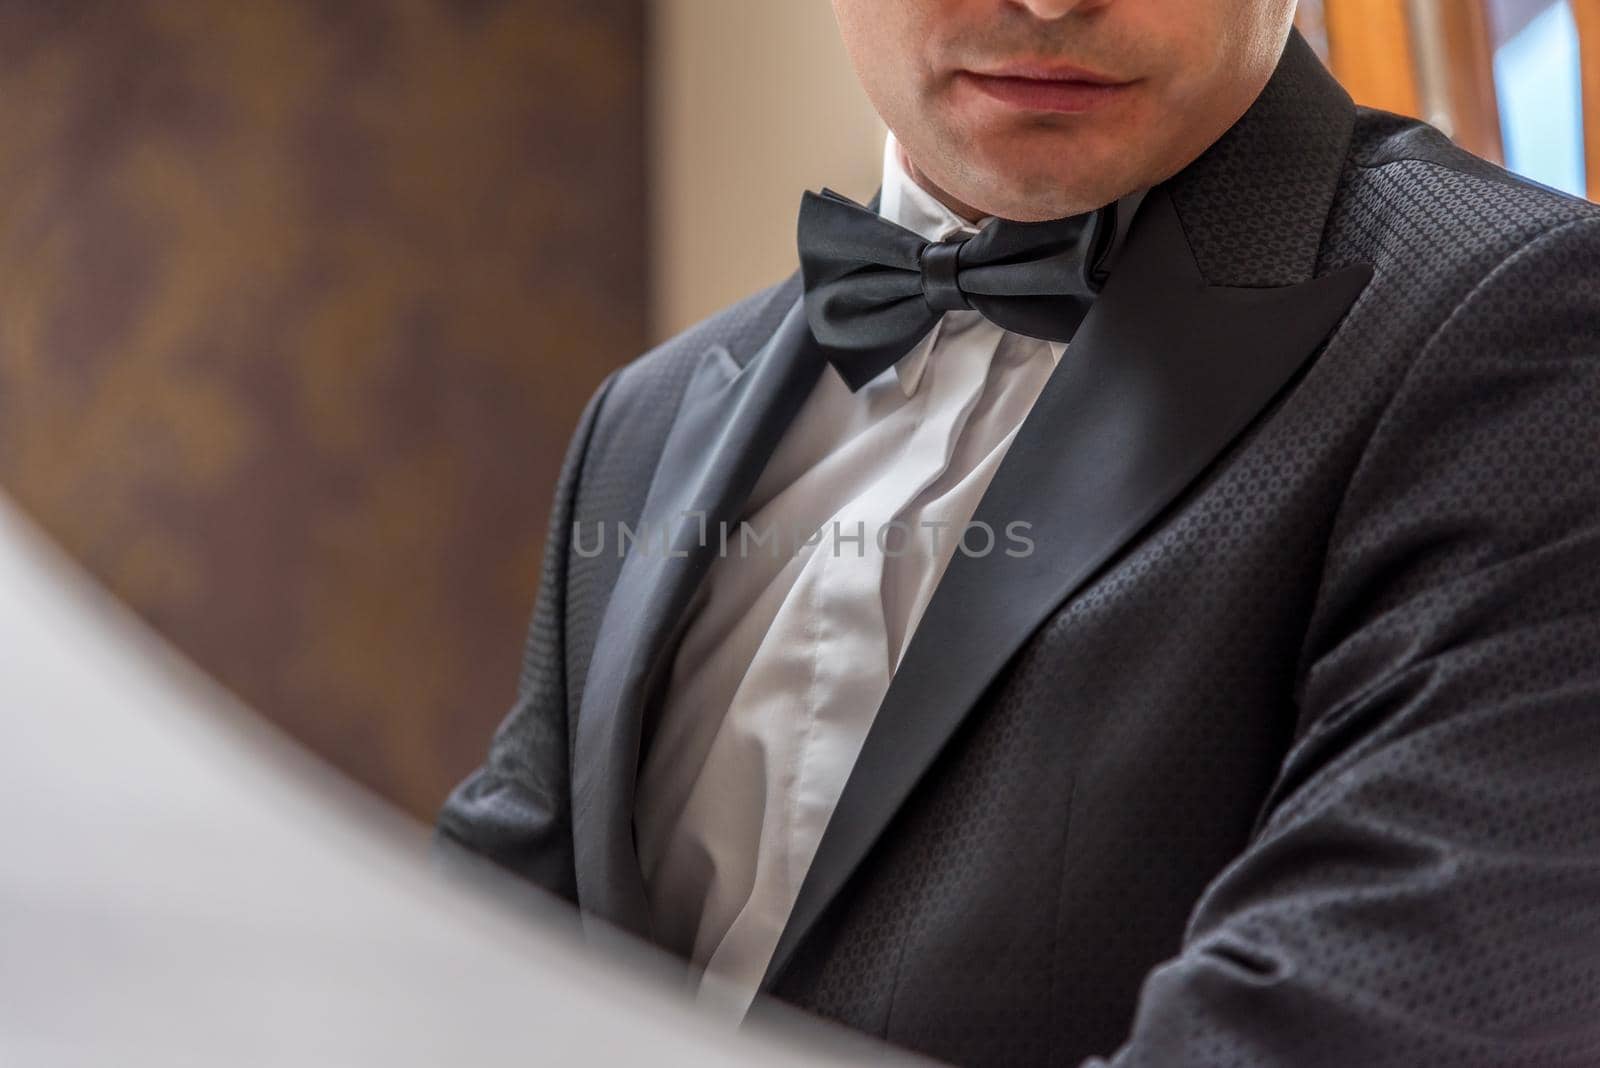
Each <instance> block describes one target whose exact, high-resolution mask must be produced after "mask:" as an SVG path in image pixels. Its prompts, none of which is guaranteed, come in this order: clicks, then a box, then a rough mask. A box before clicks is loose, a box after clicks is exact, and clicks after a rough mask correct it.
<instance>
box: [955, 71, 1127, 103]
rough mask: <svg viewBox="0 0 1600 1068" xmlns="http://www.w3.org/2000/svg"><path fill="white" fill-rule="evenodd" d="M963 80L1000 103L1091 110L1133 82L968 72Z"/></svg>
mask: <svg viewBox="0 0 1600 1068" xmlns="http://www.w3.org/2000/svg"><path fill="white" fill-rule="evenodd" d="M962 80H964V81H965V82H967V83H968V84H969V85H971V86H972V87H973V88H974V89H976V90H978V91H979V92H980V93H983V94H984V95H985V96H988V97H991V98H993V99H995V100H998V101H1000V102H1001V103H1002V104H1010V105H1011V106H1012V107H1017V108H1026V109H1028V110H1031V111H1090V110H1092V109H1094V108H1097V107H1101V106H1103V105H1105V104H1109V103H1110V102H1111V101H1113V100H1115V99H1116V98H1117V97H1118V96H1119V95H1120V94H1121V93H1123V92H1124V91H1125V90H1126V89H1127V88H1128V87H1129V85H1130V84H1132V83H1130V82H1119V83H1116V84H1112V85H1106V84H1103V83H1100V82H1072V81H1044V80H1041V79H1038V78H996V77H992V76H990V75H987V74H973V73H971V72H970V71H964V72H963V73H962Z"/></svg>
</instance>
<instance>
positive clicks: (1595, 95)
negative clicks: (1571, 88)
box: [1571, 0, 1600, 200]
mask: <svg viewBox="0 0 1600 1068" xmlns="http://www.w3.org/2000/svg"><path fill="white" fill-rule="evenodd" d="M1571 3H1572V18H1573V21H1574V22H1576V24H1577V27H1578V55H1579V59H1578V64H1579V68H1580V74H1579V76H1580V78H1581V80H1582V85H1583V164H1584V172H1585V173H1584V178H1585V181H1586V182H1587V184H1588V187H1589V199H1590V200H1600V0H1571Z"/></svg>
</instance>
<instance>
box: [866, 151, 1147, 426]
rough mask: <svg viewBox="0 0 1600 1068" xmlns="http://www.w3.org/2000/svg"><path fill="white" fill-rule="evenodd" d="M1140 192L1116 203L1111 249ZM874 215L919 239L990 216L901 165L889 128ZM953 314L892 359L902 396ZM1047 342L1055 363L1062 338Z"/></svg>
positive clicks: (973, 225) (968, 229) (971, 226)
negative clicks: (963, 212)
mask: <svg viewBox="0 0 1600 1068" xmlns="http://www.w3.org/2000/svg"><path fill="white" fill-rule="evenodd" d="M1144 194H1145V190H1142V189H1141V190H1139V191H1138V192H1135V193H1130V194H1128V195H1127V196H1125V197H1123V198H1122V199H1121V200H1120V201H1118V202H1117V209H1118V210H1117V234H1116V237H1115V238H1114V241H1113V248H1112V251H1113V253H1115V252H1116V251H1117V250H1118V249H1119V248H1120V246H1121V244H1122V238H1123V236H1124V235H1125V234H1126V233H1127V230H1128V224H1129V223H1130V222H1131V221H1132V220H1133V213H1134V212H1135V211H1137V210H1138V208H1139V203H1140V201H1142V200H1143V199H1144ZM878 214H879V215H880V216H882V217H883V218H885V219H887V220H889V221H890V222H892V223H896V224H898V225H900V226H903V227H905V228H906V229H907V230H910V231H912V232H913V233H916V234H918V235H920V236H921V237H922V239H923V240H924V241H944V240H946V239H948V238H950V237H952V236H954V235H955V234H958V233H968V234H975V233H977V232H978V230H979V229H980V228H982V226H983V224H984V223H986V222H988V221H989V219H990V218H991V216H984V217H983V218H981V219H975V220H968V219H964V218H962V217H961V216H960V215H957V214H956V213H955V212H953V211H951V210H950V209H949V208H948V207H946V206H945V205H944V204H943V203H941V202H940V201H939V200H938V199H937V198H936V197H935V196H934V195H933V194H932V193H929V192H928V191H927V190H926V189H924V188H922V186H920V185H918V184H917V183H916V181H915V180H914V179H913V178H912V177H911V176H910V175H909V174H907V173H906V169H905V168H904V167H902V166H901V165H900V146H899V145H898V143H896V141H895V138H894V134H893V133H888V134H886V135H885V136H884V139H883V187H882V189H881V190H880V192H879V194H878ZM952 314H961V313H955V312H947V313H946V314H945V315H943V316H940V318H939V321H938V322H937V323H935V324H934V327H933V329H932V330H931V331H930V332H929V333H928V336H927V337H925V338H923V339H922V340H921V341H920V342H918V343H917V344H916V345H914V346H913V347H912V349H911V351H910V352H908V353H906V354H905V355H904V356H902V357H900V359H899V360H897V361H895V365H894V370H895V375H896V376H897V377H898V378H899V380H900V389H901V391H902V392H904V393H905V395H906V396H908V397H909V396H911V394H913V393H915V392H916V389H917V383H919V382H921V381H922V371H923V368H925V367H926V366H927V364H928V354H929V353H930V352H931V351H932V350H933V346H934V345H935V344H936V343H937V341H938V338H939V335H940V333H941V332H942V331H943V329H944V324H945V321H946V320H947V319H948V318H949V317H950V315H952ZM971 314H976V313H971ZM1047 344H1048V345H1049V347H1050V358H1051V360H1052V361H1053V362H1054V363H1060V362H1061V354H1062V353H1063V352H1065V351H1066V349H1067V343H1066V342H1065V341H1051V342H1047Z"/></svg>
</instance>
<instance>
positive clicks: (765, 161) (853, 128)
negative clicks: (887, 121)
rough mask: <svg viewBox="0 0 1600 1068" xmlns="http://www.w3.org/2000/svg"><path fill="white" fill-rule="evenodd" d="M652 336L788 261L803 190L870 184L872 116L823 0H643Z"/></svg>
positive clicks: (857, 190) (875, 162) (859, 190)
mask: <svg viewBox="0 0 1600 1068" xmlns="http://www.w3.org/2000/svg"><path fill="white" fill-rule="evenodd" d="M651 17H652V19H653V23H654V24H653V27H652V33H653V36H654V46H653V55H652V59H653V70H652V82H651V94H650V107H651V109H652V114H651V120H652V123H651V127H652V129H653V131H654V134H653V138H654V140H653V144H652V147H651V174H650V183H651V198H652V203H651V209H652V215H653V218H654V220H655V223H654V225H655V231H654V234H653V237H654V240H653V242H652V244H653V248H654V262H653V264H652V278H653V280H654V285H655V292H654V307H653V309H652V317H651V326H652V332H653V335H654V336H655V337H656V338H658V339H659V338H662V337H666V336H669V335H671V334H673V333H675V332H677V331H678V330H681V329H682V328H683V327H685V326H688V325H690V324H691V323H694V322H695V321H697V320H699V319H701V318H703V317H705V316H706V315H708V314H710V313H711V312H713V311H715V310H716V309H718V308H720V307H722V306H723V305H725V304H728V303H730V302H731V301H734V300H736V299H738V298H739V297H741V296H744V295H746V294H748V293H751V292H753V291H754V290H756V289H758V288H760V287H761V286H764V285H767V284H768V283H770V282H774V281H777V280H779V279H781V278H783V277H784V276H785V275H787V274H788V273H789V272H791V271H793V270H794V268H795V266H796V262H795V251H794V229H795V213H796V212H797V210H798V209H799V206H800V194H801V193H802V192H803V191H804V190H806V189H808V188H810V189H817V188H820V187H821V186H823V185H827V186H830V187H832V188H834V189H837V190H839V191H840V192H842V193H845V194H847V195H849V196H853V197H856V198H858V199H862V198H866V197H869V196H871V195H872V193H873V191H874V190H876V189H877V187H878V178H879V170H880V166H881V161H882V151H883V127H882V125H881V123H880V122H879V120H878V117H877V115H876V114H874V112H873V111H872V107H871V105H870V104H868V103H867V99H866V97H865V96H864V95H863V94H862V92H861V89H860V87H859V86H858V85H857V83H856V80H855V75H854V73H853V72H852V71H851V69H850V65H849V61H848V59H847V58H846V56H845V53H844V48H843V46H842V45H841V44H840V43H839V39H838V31H837V28H836V27H835V26H834V22H833V8H832V5H830V4H829V3H828V2H827V0H653V4H652V8H651Z"/></svg>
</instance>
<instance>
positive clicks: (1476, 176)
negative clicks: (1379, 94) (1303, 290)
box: [1330, 107, 1600, 263]
mask: <svg viewBox="0 0 1600 1068" xmlns="http://www.w3.org/2000/svg"><path fill="white" fill-rule="evenodd" d="M1335 205H1336V206H1335V211H1334V219H1333V220H1332V221H1331V223H1330V225H1334V224H1341V223H1342V225H1343V226H1344V227H1346V228H1347V229H1351V228H1357V227H1365V228H1367V229H1368V230H1381V231H1383V232H1387V233H1390V234H1403V233H1407V232H1409V233H1413V234H1420V233H1421V232H1423V231H1425V230H1426V231H1431V232H1432V233H1433V234H1435V235H1436V240H1437V241H1438V242H1439V244H1438V248H1439V249H1442V250H1443V251H1444V252H1445V253H1446V255H1445V257H1444V258H1445V260H1447V261H1448V260H1451V259H1460V260H1465V261H1483V262H1488V263H1496V262H1498V261H1500V260H1502V259H1504V258H1505V257H1506V256H1507V255H1510V254H1511V253H1512V252H1514V251H1515V250H1516V249H1518V248H1521V247H1522V246H1524V245H1526V244H1528V243H1530V242H1532V241H1534V240H1536V239H1538V238H1539V237H1540V236H1542V235H1543V234H1545V233H1546V232H1548V231H1550V230H1554V229H1556V228H1558V227H1562V226H1565V225H1567V224H1569V223H1573V222H1580V221H1584V220H1587V219H1595V218H1600V204H1594V203H1592V202H1590V201H1587V200H1584V199H1583V198H1581V197H1575V196H1572V195H1570V194H1568V193H1564V192H1561V191H1560V190H1557V189H1552V188H1551V187H1549V186H1546V185H1542V184H1540V183H1539V182H1535V181H1533V180H1531V179H1528V178H1524V177H1522V176H1521V175H1517V174H1513V173H1511V172H1510V171H1508V170H1506V169H1505V168H1504V167H1501V166H1499V165H1498V164H1495V163H1492V162H1490V161H1489V160H1486V159H1482V158H1480V157H1478V156H1475V155H1473V154H1472V153H1470V152H1468V151H1466V150H1465V149H1463V148H1461V147H1460V146H1458V145H1456V144H1455V143H1454V142H1452V141H1451V140H1450V139H1449V138H1448V137H1446V136H1445V135H1444V133H1442V132H1441V131H1440V130H1438V129H1437V128H1435V127H1433V126H1430V125H1428V124H1427V123H1425V122H1421V121H1419V120H1417V119H1413V118H1408V117H1406V116H1403V115H1397V114H1394V113H1393V112H1388V111H1380V110H1378V109H1375V108H1366V107H1361V108H1357V109H1356V122H1355V128H1354V131H1353V133H1352V137H1351V144H1350V152H1349V156H1348V158H1347V162H1346V167H1345V173H1344V176H1343V179H1342V181H1341V183H1340V189H1339V194H1338V196H1337V197H1336V200H1335Z"/></svg>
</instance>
